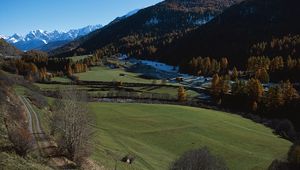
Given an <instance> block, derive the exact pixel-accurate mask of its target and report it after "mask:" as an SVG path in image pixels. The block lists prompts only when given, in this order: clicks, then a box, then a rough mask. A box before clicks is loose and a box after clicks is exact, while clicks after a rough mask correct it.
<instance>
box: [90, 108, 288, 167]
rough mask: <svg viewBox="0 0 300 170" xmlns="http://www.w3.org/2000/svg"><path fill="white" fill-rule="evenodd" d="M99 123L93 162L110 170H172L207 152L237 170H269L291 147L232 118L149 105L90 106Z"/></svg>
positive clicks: (262, 129)
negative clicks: (130, 159) (129, 160)
mask: <svg viewBox="0 0 300 170" xmlns="http://www.w3.org/2000/svg"><path fill="white" fill-rule="evenodd" d="M90 108H91V114H93V115H94V116H95V120H96V126H95V129H96V137H95V143H96V145H95V149H94V150H95V151H94V153H93V156H92V158H93V159H95V160H96V161H98V162H99V163H100V164H103V165H105V166H106V167H107V168H108V169H113V168H114V167H115V164H116V161H115V160H120V159H121V158H122V157H124V156H126V155H127V154H130V155H133V156H135V157H136V160H135V161H134V163H133V164H132V165H127V164H125V163H122V162H120V161H118V162H117V167H119V168H120V169H153V170H154V169H167V167H168V166H169V164H170V163H171V162H172V161H173V160H174V159H176V158H177V157H178V156H180V154H182V153H183V152H185V151H187V150H189V149H192V148H200V147H203V146H207V147H208V148H209V149H210V150H212V151H213V152H214V153H215V154H216V155H218V156H221V157H222V158H224V159H225V161H226V163H227V165H228V166H229V168H230V169H233V170H241V169H243V170H247V169H249V170H250V169H266V168H267V167H268V166H269V165H270V164H271V162H272V161H273V160H274V159H280V158H283V157H284V156H286V155H285V153H287V151H288V149H289V147H290V145H291V143H290V142H289V141H287V140H284V139H281V138H279V137H277V136H275V135H274V134H273V133H272V130H271V129H269V128H266V127H264V126H263V125H261V124H257V123H254V122H252V121H251V120H247V119H244V118H241V117H240V116H237V115H232V114H229V113H224V112H219V111H212V110H206V109H199V108H192V107H185V106H173V105H147V104H112V103H91V104H90Z"/></svg>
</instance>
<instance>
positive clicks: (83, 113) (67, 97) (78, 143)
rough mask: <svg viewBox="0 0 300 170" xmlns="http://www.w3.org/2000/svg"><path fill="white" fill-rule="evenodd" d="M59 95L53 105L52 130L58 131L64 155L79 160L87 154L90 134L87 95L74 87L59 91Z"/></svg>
mask: <svg viewBox="0 0 300 170" xmlns="http://www.w3.org/2000/svg"><path fill="white" fill-rule="evenodd" d="M60 95H61V99H59V100H58V101H56V102H55V103H54V107H53V113H54V114H53V117H52V119H51V120H52V122H51V126H52V130H53V132H55V133H58V134H57V135H56V136H59V138H58V143H59V146H60V148H61V149H62V151H63V152H64V153H65V154H66V156H67V157H68V158H69V159H71V160H73V161H80V160H81V159H82V158H84V157H87V156H88V155H89V149H90V139H91V134H92V127H91V121H92V119H91V118H90V114H89V112H88V108H87V103H86V101H87V95H86V94H84V93H83V92H79V91H77V90H76V89H71V90H67V91H65V92H62V91H60Z"/></svg>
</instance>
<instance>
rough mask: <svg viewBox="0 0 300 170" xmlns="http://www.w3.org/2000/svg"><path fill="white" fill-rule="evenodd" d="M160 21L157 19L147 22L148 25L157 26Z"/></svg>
mask: <svg viewBox="0 0 300 170" xmlns="http://www.w3.org/2000/svg"><path fill="white" fill-rule="evenodd" d="M159 22H160V21H159V20H158V19H157V18H156V17H153V18H151V19H150V20H148V21H146V23H145V24H146V25H157V24H159Z"/></svg>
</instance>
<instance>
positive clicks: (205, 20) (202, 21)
mask: <svg viewBox="0 0 300 170" xmlns="http://www.w3.org/2000/svg"><path fill="white" fill-rule="evenodd" d="M212 19H214V16H211V15H209V16H206V17H202V18H199V19H197V20H195V21H194V22H193V23H194V24H195V25H198V26H201V25H204V24H206V23H208V22H209V21H211V20H212Z"/></svg>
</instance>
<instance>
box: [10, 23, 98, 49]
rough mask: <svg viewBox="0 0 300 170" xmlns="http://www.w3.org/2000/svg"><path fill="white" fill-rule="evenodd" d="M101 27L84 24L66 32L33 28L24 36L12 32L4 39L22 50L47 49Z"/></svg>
mask: <svg viewBox="0 0 300 170" xmlns="http://www.w3.org/2000/svg"><path fill="white" fill-rule="evenodd" d="M101 27H102V26H101V25H95V26H86V27H84V28H80V29H72V30H69V31H67V32H59V31H56V30H55V31H53V32H48V31H43V30H34V31H30V32H29V33H28V34H27V35H25V36H24V37H23V36H21V35H18V34H14V35H12V36H9V37H6V38H5V40H6V41H7V42H9V43H10V44H13V45H15V46H16V47H17V48H19V49H21V50H23V51H28V50H32V49H35V50H43V51H49V50H53V49H54V48H57V47H60V46H62V45H65V44H66V43H68V42H70V41H72V40H74V39H76V38H78V37H82V36H84V35H87V34H88V33H90V32H92V31H94V30H96V29H99V28H101Z"/></svg>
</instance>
